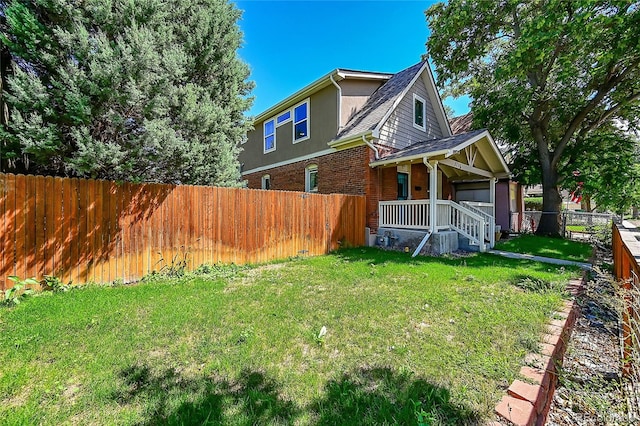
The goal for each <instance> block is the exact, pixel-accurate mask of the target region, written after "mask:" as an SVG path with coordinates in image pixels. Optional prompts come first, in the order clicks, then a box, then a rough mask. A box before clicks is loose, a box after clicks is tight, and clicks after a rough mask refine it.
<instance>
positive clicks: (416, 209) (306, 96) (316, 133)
mask: <svg viewBox="0 0 640 426" xmlns="http://www.w3.org/2000/svg"><path fill="white" fill-rule="evenodd" d="M242 148H243V151H242V153H241V154H240V162H241V164H242V175H243V178H244V179H246V181H247V185H248V187H249V188H262V189H272V190H288V191H308V192H318V193H344V194H356V195H363V196H365V197H366V200H367V203H366V205H367V211H366V212H365V214H366V218H367V225H368V227H369V229H370V232H371V234H372V235H375V233H376V232H378V233H380V230H381V229H396V230H397V229H405V230H406V229H409V230H422V231H430V232H429V234H427V237H425V240H424V241H426V239H428V238H429V237H428V235H431V233H434V234H436V233H441V232H444V231H451V230H453V231H455V232H457V233H459V234H460V235H463V236H464V237H466V238H468V240H469V242H470V243H471V244H475V245H477V246H479V248H480V249H484V248H485V246H486V243H487V242H488V244H489V245H492V244H493V241H494V236H495V233H494V225H495V219H494V218H495V217H500V216H501V215H502V213H503V212H504V216H505V217H506V218H507V219H506V222H505V223H504V224H503V223H499V224H500V225H502V228H503V229H507V228H509V219H508V218H509V213H510V207H509V204H510V200H509V195H508V194H509V190H508V189H509V184H508V183H507V184H506V186H507V191H506V194H507V195H505V196H501V195H500V194H501V191H497V190H496V183H497V182H498V180H500V179H503V180H506V181H507V182H508V178H509V175H510V171H509V168H508V167H507V165H506V163H505V161H504V158H503V157H502V154H501V153H500V150H499V149H498V147H497V146H496V144H495V142H494V141H493V139H492V137H491V135H490V134H489V132H488V131H487V130H475V131H471V132H465V133H461V134H454V133H453V132H452V129H451V126H450V124H449V122H448V120H447V117H446V115H445V112H444V109H443V107H442V101H441V99H440V96H439V95H438V92H437V89H436V86H435V83H434V80H433V75H432V73H431V70H430V68H429V66H428V63H427V62H426V61H425V62H420V63H418V64H416V65H413V66H411V67H409V68H407V69H405V70H402V71H400V72H398V73H396V74H386V73H375V72H366V71H354V70H346V69H336V70H334V71H332V72H330V73H329V74H327V75H325V76H323V77H322V78H320V79H318V80H316V81H314V82H313V83H311V84H310V85H308V86H306V87H305V88H303V89H301V90H300V91H298V92H296V93H294V94H293V95H291V96H289V97H288V98H286V99H284V100H283V101H281V102H279V103H278V104H276V105H274V106H273V107H271V108H269V109H268V110H267V111H265V112H263V113H261V114H260V115H258V116H257V117H256V118H255V121H254V130H252V131H250V132H249V133H248V134H247V139H246V142H245V143H243V144H242ZM499 185H500V184H498V186H499ZM501 197H502V198H504V199H501ZM433 218H436V220H432V219H433ZM482 235H484V237H482ZM380 241H381V240H380Z"/></svg>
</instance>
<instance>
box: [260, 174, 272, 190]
mask: <svg viewBox="0 0 640 426" xmlns="http://www.w3.org/2000/svg"><path fill="white" fill-rule="evenodd" d="M262 189H271V176H269V175H264V176H262Z"/></svg>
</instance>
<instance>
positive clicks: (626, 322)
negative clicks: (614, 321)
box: [612, 224, 640, 406]
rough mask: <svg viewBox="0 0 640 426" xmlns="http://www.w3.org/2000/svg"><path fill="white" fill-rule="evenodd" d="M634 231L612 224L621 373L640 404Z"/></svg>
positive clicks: (639, 294)
mask: <svg viewBox="0 0 640 426" xmlns="http://www.w3.org/2000/svg"><path fill="white" fill-rule="evenodd" d="M634 231H635V230H628V229H625V228H624V226H620V225H617V224H613V235H612V246H613V268H614V273H615V276H616V278H617V279H619V280H622V282H623V284H622V285H623V289H624V295H623V297H624V310H623V312H622V337H623V342H622V343H623V363H624V365H623V373H624V374H625V376H627V377H631V380H632V383H634V388H635V389H636V392H635V396H634V397H635V398H636V399H637V403H638V404H640V266H638V261H639V260H640V232H634ZM638 406H640V405H638Z"/></svg>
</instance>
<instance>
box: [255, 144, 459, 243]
mask: <svg viewBox="0 0 640 426" xmlns="http://www.w3.org/2000/svg"><path fill="white" fill-rule="evenodd" d="M374 160H375V158H374V154H373V151H372V150H371V149H369V148H368V147H367V146H358V147H355V148H350V149H346V150H343V151H338V152H334V153H331V154H327V155H323V156H321V157H316V158H312V159H310V160H305V161H298V162H296V163H292V164H287V165H285V166H279V167H274V168H272V169H268V170H264V171H261V172H257V173H251V174H247V175H245V176H244V179H245V180H246V181H247V186H248V187H249V188H254V189H260V188H261V187H262V176H264V175H266V174H268V175H269V176H270V179H271V181H270V185H271V188H270V189H272V190H279V191H304V189H305V168H306V167H307V166H309V165H311V164H315V165H317V166H318V175H317V176H318V192H319V193H321V194H336V193H338V194H351V195H364V196H366V203H367V221H366V223H367V226H368V227H369V228H370V229H371V230H372V231H374V230H376V229H377V228H378V201H386V200H395V199H397V198H398V178H397V169H396V168H395V167H386V168H381V167H378V168H375V169H372V168H371V167H369V163H370V162H372V161H374ZM442 176H443V182H442V184H443V189H444V190H443V193H442V194H443V197H444V198H447V196H448V195H449V194H450V193H452V191H453V185H451V184H450V183H449V182H448V180H447V179H446V176H444V175H442ZM410 190H411V198H412V199H414V200H420V199H426V198H428V191H429V174H428V172H427V168H426V166H425V165H424V164H413V165H412V166H411V188H410ZM452 195H453V194H452Z"/></svg>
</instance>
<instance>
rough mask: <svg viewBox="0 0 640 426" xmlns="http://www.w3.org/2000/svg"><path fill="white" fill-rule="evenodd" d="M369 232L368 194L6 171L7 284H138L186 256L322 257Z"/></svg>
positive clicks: (202, 259) (3, 258)
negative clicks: (46, 279)
mask: <svg viewBox="0 0 640 426" xmlns="http://www.w3.org/2000/svg"><path fill="white" fill-rule="evenodd" d="M364 229H365V199H364V197H361V196H353V195H318V194H307V193H297V192H282V191H259V190H249V189H238V188H217V187H203V186H189V185H185V186H176V185H161V184H131V183H123V184H117V183H115V182H109V181H101V180H86V179H68V178H53V177H44V176H23V175H12V174H0V248H1V249H2V251H1V253H0V286H1V287H2V289H6V288H8V287H10V286H11V285H12V283H11V281H8V279H7V277H8V276H10V275H17V276H19V277H20V278H27V277H35V278H36V279H41V278H42V277H43V276H44V275H55V276H57V277H58V278H60V279H61V280H62V281H63V282H64V283H67V282H69V281H72V282H73V283H85V282H96V283H106V282H111V281H113V280H116V279H122V280H124V282H130V281H135V280H137V279H139V278H141V277H142V276H143V275H145V274H147V273H149V272H151V271H153V270H158V269H159V268H160V267H161V266H162V265H163V264H170V263H171V261H172V259H174V258H175V257H176V256H177V259H178V260H181V259H183V257H184V256H186V258H187V261H188V268H189V269H193V268H195V267H197V266H198V265H201V264H203V263H216V262H223V263H231V262H234V263H257V262H266V261H269V260H273V259H279V258H286V257H289V256H296V255H301V254H303V255H319V254H324V253H327V252H328V251H329V250H333V249H336V248H338V247H339V245H340V244H341V243H342V242H344V243H347V244H351V245H363V244H364ZM162 259H164V262H163V260H162Z"/></svg>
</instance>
